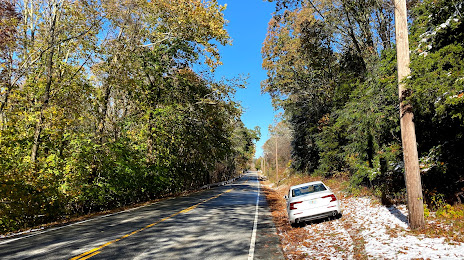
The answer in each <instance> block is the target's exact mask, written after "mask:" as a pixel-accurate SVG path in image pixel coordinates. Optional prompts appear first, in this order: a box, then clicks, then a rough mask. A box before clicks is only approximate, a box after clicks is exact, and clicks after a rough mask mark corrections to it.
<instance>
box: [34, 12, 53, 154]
mask: <svg viewBox="0 0 464 260" xmlns="http://www.w3.org/2000/svg"><path fill="white" fill-rule="evenodd" d="M57 12H58V7H57V4H56V6H55V11H54V13H53V18H52V19H53V20H52V23H51V26H50V42H49V45H50V46H51V48H50V56H49V58H48V64H47V73H48V77H47V83H46V85H45V94H44V99H43V103H42V106H41V107H40V115H39V121H38V122H37V125H36V127H35V132H34V141H33V143H32V151H31V162H32V163H34V162H35V161H36V159H37V150H38V149H39V145H40V134H41V132H42V129H43V121H44V111H45V110H46V109H47V107H48V104H49V102H50V89H51V86H52V81H53V56H54V55H55V47H54V45H55V26H56V19H57Z"/></svg>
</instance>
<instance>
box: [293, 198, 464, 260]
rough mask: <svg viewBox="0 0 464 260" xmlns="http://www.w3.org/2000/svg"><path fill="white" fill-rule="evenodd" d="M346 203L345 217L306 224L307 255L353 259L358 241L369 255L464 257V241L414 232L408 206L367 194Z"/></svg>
mask: <svg viewBox="0 0 464 260" xmlns="http://www.w3.org/2000/svg"><path fill="white" fill-rule="evenodd" d="M342 204H343V206H344V212H343V217H342V218H341V219H338V220H332V221H324V222H322V223H313V224H308V225H307V226H306V227H305V230H307V232H308V234H309V235H310V236H309V237H310V238H309V239H306V240H305V241H302V242H300V243H299V246H298V249H299V251H300V252H302V253H304V254H305V255H306V256H307V258H309V259H312V258H319V257H320V256H322V258H325V259H352V258H353V248H354V245H355V244H357V245H358V247H359V245H361V250H362V247H364V254H365V255H366V256H367V257H368V258H369V259H413V258H424V259H464V243H458V242H453V241H449V242H447V241H445V239H444V238H426V237H425V236H423V235H414V234H412V233H411V232H410V231H409V228H408V225H407V214H406V212H407V211H406V207H405V206H400V207H398V208H397V207H385V206H382V205H380V204H378V203H374V202H373V200H371V199H370V198H366V197H364V198H346V199H342ZM353 241H355V242H353ZM284 250H285V248H284ZM290 258H292V257H290Z"/></svg>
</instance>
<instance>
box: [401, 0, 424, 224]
mask: <svg viewBox="0 0 464 260" xmlns="http://www.w3.org/2000/svg"><path fill="white" fill-rule="evenodd" d="M394 1H395V28H396V51H397V58H398V83H399V84H398V90H399V98H400V124H401V140H402V142H403V158H404V170H405V180H406V191H407V196H408V211H409V227H410V228H411V229H417V228H421V227H423V226H424V225H425V221H424V203H423V196H422V184H421V177H420V169H419V159H418V154H417V144H416V130H415V127H414V122H413V118H414V114H413V112H412V107H411V105H410V104H407V103H406V102H405V100H406V98H407V97H408V96H409V94H410V93H409V91H408V90H407V89H406V88H405V85H404V83H403V82H402V81H403V79H405V78H406V77H407V76H409V74H410V70H409V40H408V19H407V17H408V16H407V10H406V0H394Z"/></svg>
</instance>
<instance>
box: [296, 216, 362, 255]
mask: <svg viewBox="0 0 464 260" xmlns="http://www.w3.org/2000/svg"><path fill="white" fill-rule="evenodd" d="M306 230H308V232H309V233H311V234H312V238H311V239H308V240H306V241H305V243H303V245H302V246H301V247H300V248H298V249H299V251H301V252H303V253H304V254H306V255H307V256H310V257H313V256H317V258H322V259H353V240H352V239H351V237H350V235H349V234H348V232H347V231H346V230H345V229H344V228H343V226H342V223H341V222H340V221H339V220H337V221H329V222H324V223H319V224H314V225H308V226H306ZM334 245H335V246H334ZM322 252H323V253H322Z"/></svg>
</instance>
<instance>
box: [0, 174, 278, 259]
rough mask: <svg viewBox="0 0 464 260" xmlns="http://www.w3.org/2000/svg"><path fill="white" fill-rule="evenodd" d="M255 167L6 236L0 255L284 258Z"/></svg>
mask: <svg viewBox="0 0 464 260" xmlns="http://www.w3.org/2000/svg"><path fill="white" fill-rule="evenodd" d="M259 185H260V184H259V182H258V181H257V175H256V173H253V172H249V173H247V174H246V175H245V176H243V177H242V178H241V179H239V180H237V181H236V182H235V183H232V184H229V185H225V186H221V187H217V188H214V189H211V190H207V191H203V192H199V193H195V194H193V195H190V196H186V197H179V198H173V199H168V200H164V201H161V202H157V203H154V204H151V205H149V206H145V207H142V208H137V209H133V210H129V211H125V212H121V213H116V214H112V215H108V216H103V217H96V218H93V219H90V220H88V221H84V222H80V223H76V224H73V225H69V226H64V227H60V228H55V229H49V230H45V232H44V231H40V232H37V233H36V234H28V235H25V236H23V237H15V238H9V239H3V240H0V259H82V260H83V259H170V260H174V259H283V255H282V251H281V249H280V247H279V245H278V244H279V240H278V238H277V235H276V234H275V228H274V226H273V223H272V220H271V217H270V214H269V210H268V208H267V205H266V200H265V198H264V195H263V194H260V186H259Z"/></svg>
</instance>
